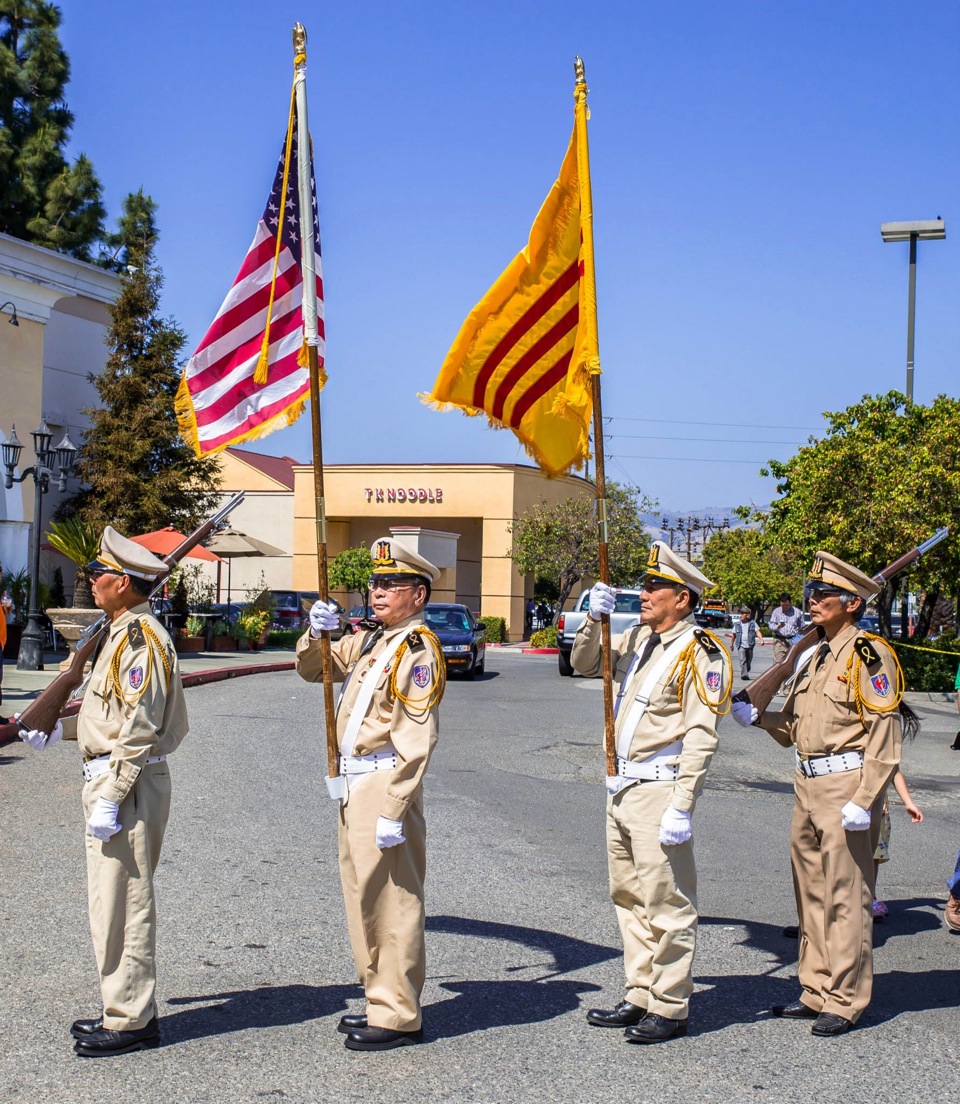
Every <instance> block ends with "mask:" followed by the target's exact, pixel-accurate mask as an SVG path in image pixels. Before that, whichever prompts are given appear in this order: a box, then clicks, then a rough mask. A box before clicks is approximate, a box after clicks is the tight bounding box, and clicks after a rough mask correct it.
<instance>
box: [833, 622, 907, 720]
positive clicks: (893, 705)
mask: <svg viewBox="0 0 960 1104" xmlns="http://www.w3.org/2000/svg"><path fill="white" fill-rule="evenodd" d="M860 635H861V636H865V637H866V638H867V639H868V640H879V641H880V643H881V644H884V645H886V648H887V650H888V651H889V652H890V654H891V655H892V656H893V662H894V665H895V666H896V668H897V684H896V686H895V687H894V695H893V698H892V699H891V700H890V701H889V702H888V703H887V704H886V705H875V704H874V703H872V702H871V703H870V704H868V703H867V701H866V699H865V698H864V696H863V691H862V690H861V689H860V678H861V675H862V673H863V667H864V663H863V660H862V659H861V658H860V657H859V656H858V655H857V651H856V649H855V648H853V649H851V651H850V658H849V659H848V660H847V672H846V674H847V678H850V676H851V668H852V675H853V682H852V685H853V697H854V700H855V701H856V703H857V715H858V716H859V718H860V723H861V724H862V725H863V726H864V727H866V724H867V720H866V718H865V717H864V715H863V711H864V709H868V710H869V711H870V712H871V713H879V714H880V715H883V714H885V713H893V712H894V710H896V709H899V708H900V701H901V699H902V698H903V692H904V690H905V689H906V682H905V680H904V677H903V668H902V667H901V666H900V657H899V656H898V655H897V653H896V651H895V650H894V649H893V648H892V647H891V646H890V644H889V643H888V641H886V640H884V638H883V637H882V636H877V635H876V634H875V633H869V632H865V633H861V634H860ZM854 660H856V663H854Z"/></svg>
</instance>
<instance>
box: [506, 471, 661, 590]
mask: <svg viewBox="0 0 960 1104" xmlns="http://www.w3.org/2000/svg"><path fill="white" fill-rule="evenodd" d="M607 504H608V506H607V508H608V522H609V541H608V545H607V554H608V558H609V563H610V583H611V584H612V585H613V586H629V585H630V584H632V583H635V582H636V581H637V580H638V579H639V577H640V575H641V574H642V573H643V569H644V568H645V567H646V563H647V553H648V550H649V548H650V537H649V536H648V535H647V532H646V530H645V529H644V526H643V521H642V520H641V518H640V512H641V511H642V510H644V511H645V510H649V509H651V508H652V506H653V503H652V502H650V500H649V499H647V498H646V496H644V495H642V494H641V493H640V492H638V491H636V490H632V489H630V488H627V487H621V486H620V485H618V484H616V483H608V484H607ZM512 532H513V545H514V548H513V553H512V557H513V562H514V564H515V565H516V567H517V570H518V571H520V572H522V573H523V574H527V573H529V572H533V573H534V574H536V575H542V576H545V577H547V578H550V579H555V580H556V581H557V590H558V591H559V600H558V603H557V608H558V609H562V608H563V604H564V602H566V600H567V598H568V597H569V596H570V592H571V591H572V590H573V588H574V587H575V586H576V585H577V583H579V582H580V580H581V579H583V578H585V577H588V578H591V579H596V578H598V577H599V574H600V559H599V556H600V551H599V541H598V536H597V505H596V501H595V499H593V498H588V497H587V496H586V495H577V496H571V497H570V498H566V499H564V500H563V501H562V502H559V503H557V504H556V505H555V506H547V505H546V504H544V503H537V504H536V505H534V506H531V507H530V509H529V510H527V512H526V513H525V514H524V515H523V516H522V517H519V518H517V519H516V521H515V522H514V523H513V526H512Z"/></svg>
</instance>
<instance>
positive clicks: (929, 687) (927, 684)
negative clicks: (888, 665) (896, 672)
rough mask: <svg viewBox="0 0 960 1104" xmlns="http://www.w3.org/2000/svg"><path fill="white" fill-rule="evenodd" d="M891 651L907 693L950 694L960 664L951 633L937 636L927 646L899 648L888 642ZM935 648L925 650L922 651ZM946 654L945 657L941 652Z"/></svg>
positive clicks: (959, 650)
mask: <svg viewBox="0 0 960 1104" xmlns="http://www.w3.org/2000/svg"><path fill="white" fill-rule="evenodd" d="M890 643H891V644H892V645H893V648H894V651H895V652H896V653H897V658H898V659H899V660H900V666H901V667H902V668H903V678H904V682H905V683H906V687H907V689H908V690H926V691H932V692H937V691H946V692H948V693H949V692H952V690H953V684H954V680H955V679H956V677H957V666H958V665H960V640H958V639H957V637H956V636H954V635H953V634H952V633H941V635H940V636H938V637H937V639H936V640H933V641H931V642H930V644H929V645H923V644H920V645H916V646H914V645H909V644H908V645H901V644H900V643H899V641H896V640H892V641H890ZM927 647H929V648H930V649H936V651H932V650H931V651H928V650H926V648H927ZM944 652H949V653H950V654H949V655H943V654H942V653H944Z"/></svg>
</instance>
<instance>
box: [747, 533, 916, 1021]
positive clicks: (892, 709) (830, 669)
mask: <svg viewBox="0 0 960 1104" xmlns="http://www.w3.org/2000/svg"><path fill="white" fill-rule="evenodd" d="M879 589H880V587H879V585H878V584H877V583H875V582H874V581H873V580H872V579H871V578H869V577H868V576H867V575H865V574H864V573H863V572H862V571H860V570H859V569H858V568H856V567H852V566H851V565H850V564H847V563H844V562H843V561H842V560H840V559H838V558H837V557H836V556H833V555H831V554H830V553H828V552H818V553H817V554H816V558H815V559H814V563H813V568H812V569H811V571H810V575H809V581H808V583H807V585H806V587H805V588H804V597H805V598H807V599H809V604H810V614H811V618H812V620H813V624H814V625H815V626H817V627H819V628H820V629H822V630H823V633H824V639H823V640H822V641H821V642H820V643H819V644H818V645H817V646H816V647H814V648H812V649H810V650H809V651H808V653H807V655H806V656H805V657H801V660H800V662H799V663H798V665H797V670H796V672H795V674H794V676H793V679H792V680H791V681H790V683H789V684H788V688H787V694H786V699H785V701H784V704H783V708H782V709H781V710H780V711H772V710H766V711H765V712H764V713H763V714H761V715H759V716H758V713H757V708H756V706H754V705H752V704H751V703H750V702H748V701H745V702H735V703H734V705H733V710H732V712H733V716H734V719H735V720H736V721H738V723H740V724H742V725H745V726H749V725H751V724H759V725H760V726H761V727H762V728H764V729H765V730H766V731H767V732H769V733H770V735H771V736H772V737H773V738H774V739H775V740H776V741H777V742H778V743H780V744H782V745H783V746H784V747H792V748H793V749H794V753H795V757H796V764H797V771H796V774H795V776H794V791H795V800H794V810H793V823H792V827H791V834H790V857H791V862H792V866H793V880H794V887H795V891H796V898H797V914H798V916H799V918H800V959H799V965H798V976H799V980H800V986H801V992H800V996H799V999H797V1000H795V1001H792V1002H791V1003H789V1004H786V1005H776V1006H775V1007H774V1008H773V1014H774V1015H775V1016H779V1017H783V1018H785V1019H810V1020H814V1021H815V1022H814V1024H813V1027H812V1031H813V1034H814V1035H819V1036H833V1035H841V1034H844V1033H845V1032H847V1031H849V1030H850V1028H851V1027H853V1025H854V1024H855V1023H856V1022H857V1020H858V1019H859V1018H860V1016H861V1015H862V1013H863V1010H864V1009H865V1008H866V1007H867V1005H868V1004H869V1003H870V997H871V993H872V989H873V920H872V905H873V898H874V888H875V871H874V862H873V855H874V851H875V849H876V847H877V843H878V840H879V837H880V816H881V808H882V805H883V797H884V794H885V792H886V789H887V786H888V784H889V783H890V781H891V780H892V778H893V775H894V771H895V770H896V769H897V766H898V764H899V762H900V749H901V724H902V720H903V716H902V714H901V697H902V693H903V678H902V674H901V672H900V666H899V663H898V662H897V658H896V655H895V654H894V652H893V649H892V648H891V647H890V646H889V645H888V644H887V643H886V641H884V640H883V639H881V638H880V637H877V636H873V635H872V634H870V633H864V632H860V631H859V629H858V628H857V622H858V621H859V620H860V618H861V616H862V615H863V609H864V605H865V604H866V602H867V600H868V599H870V598H871V597H873V596H875V595H876V594H877V592H878V591H879ZM909 716H910V717H913V714H909ZM913 721H914V723H915V717H913Z"/></svg>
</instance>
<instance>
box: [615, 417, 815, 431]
mask: <svg viewBox="0 0 960 1104" xmlns="http://www.w3.org/2000/svg"><path fill="white" fill-rule="evenodd" d="M603 420H604V421H605V422H655V423H658V424H660V425H700V426H722V427H723V428H724V429H792V430H794V431H796V432H797V433H822V432H823V426H783V425H754V424H753V423H750V422H689V421H684V420H683V419H682V418H679V419H677V418H625V417H620V415H618V414H610V415H606V414H605V415H604V416H603Z"/></svg>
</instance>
